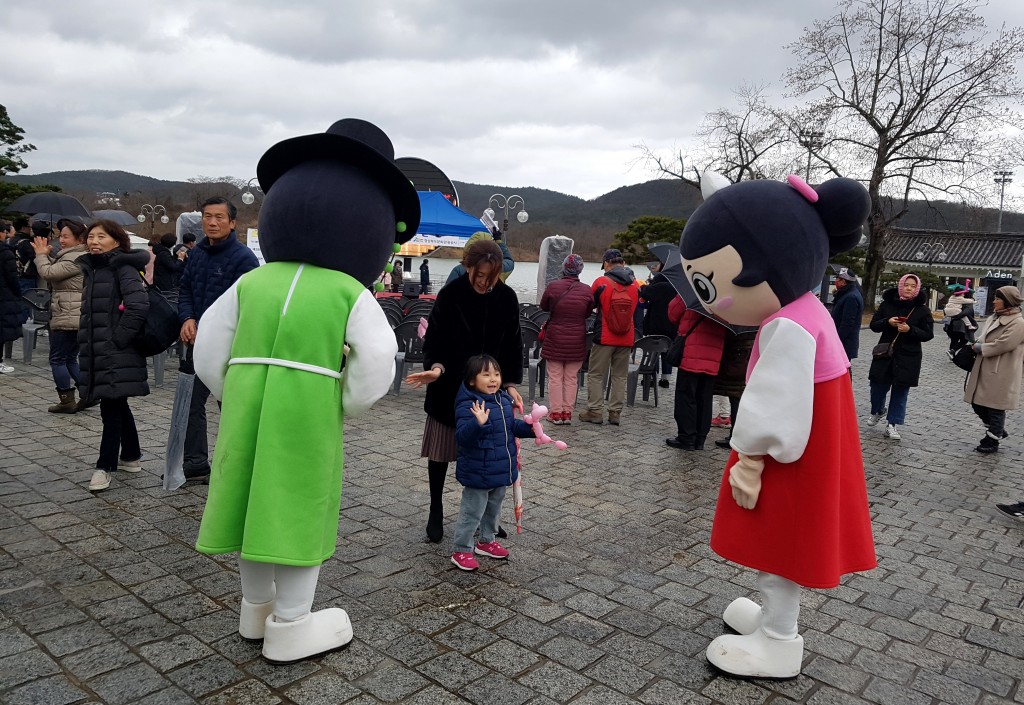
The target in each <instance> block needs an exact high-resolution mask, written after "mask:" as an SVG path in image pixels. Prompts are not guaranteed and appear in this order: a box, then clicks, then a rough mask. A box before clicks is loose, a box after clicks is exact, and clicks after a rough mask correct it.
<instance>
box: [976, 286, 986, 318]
mask: <svg viewBox="0 0 1024 705" xmlns="http://www.w3.org/2000/svg"><path fill="white" fill-rule="evenodd" d="M986 305H988V287H987V286H979V287H978V288H977V289H975V290H974V315H975V316H984V315H985V306H986Z"/></svg>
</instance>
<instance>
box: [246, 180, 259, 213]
mask: <svg viewBox="0 0 1024 705" xmlns="http://www.w3.org/2000/svg"><path fill="white" fill-rule="evenodd" d="M257 178H259V177H256V176H254V177H252V178H251V179H249V181H247V182H246V184H245V192H244V193H243V194H242V203H244V204H245V205H247V206H251V205H252V204H253V203H255V202H256V196H254V195H253V194H252V182H253V181H255V180H256V179H257ZM256 188H257V189H259V186H256Z"/></svg>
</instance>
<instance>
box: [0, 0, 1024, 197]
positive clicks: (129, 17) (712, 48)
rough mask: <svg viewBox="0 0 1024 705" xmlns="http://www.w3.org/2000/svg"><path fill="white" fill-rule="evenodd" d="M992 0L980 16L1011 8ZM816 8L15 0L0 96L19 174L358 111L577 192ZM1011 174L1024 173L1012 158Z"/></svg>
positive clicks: (308, 127)
mask: <svg viewBox="0 0 1024 705" xmlns="http://www.w3.org/2000/svg"><path fill="white" fill-rule="evenodd" d="M1017 4H1018V3H1016V2H1014V1H1013V0H993V1H992V2H991V3H990V5H989V6H988V8H987V9H985V10H984V14H985V15H986V16H987V17H988V18H989V24H990V26H995V25H997V24H998V23H1000V22H1002V21H1006V22H1008V23H1009V24H1011V25H1014V24H1018V25H1019V24H1024V10H1021V9H1018V8H1017ZM828 11H829V10H828V9H826V8H822V6H821V4H820V2H814V1H812V0H791V1H790V2H785V3H763V2H754V0H734V1H732V2H726V3H718V4H713V3H709V4H705V5H704V6H694V5H693V4H692V3H681V2H678V0H652V1H650V2H644V3H633V5H631V6H629V5H626V4H623V3H621V2H610V1H608V0H599V1H596V2H582V1H579V0H578V1H575V2H551V0H547V1H545V2H540V1H539V0H527V1H525V2H518V3H515V4H504V5H497V4H493V3H482V2H479V1H478V0H454V1H453V2H448V3H437V2H428V1H427V0H404V1H401V2H379V3H361V4H360V3H338V2H327V1H326V0H304V1H303V2H300V3H290V4H283V3H280V2H277V1H271V0H250V1H249V2H245V3H242V2H228V1H226V0H212V1H211V0H207V1H201V0H179V1H178V2H175V3H166V4H165V3H160V4H156V3H132V2H126V1H124V0H119V1H116V2H100V1H99V0H84V1H81V2H75V3H70V2H52V3H40V2H28V1H27V0H9V2H6V3H4V4H3V5H2V6H0V23H2V26H5V27H19V28H23V29H21V30H19V31H18V32H11V33H9V34H8V35H7V36H6V38H5V48H4V57H3V71H0V95H2V96H3V102H4V104H5V105H6V106H7V108H8V110H9V111H10V114H11V116H12V118H13V119H14V121H15V122H16V123H17V124H19V125H21V126H22V127H24V128H25V130H26V133H27V138H28V140H29V141H31V142H33V143H34V144H36V146H37V147H38V148H39V149H38V151H37V152H33V153H31V154H30V155H28V156H29V159H28V162H29V166H30V170H29V172H28V173H41V172H45V171H53V170H60V169H82V168H101V169H125V170H128V171H134V172H137V173H142V174H147V175H151V176H155V177H158V178H168V179H184V178H188V177H190V176H195V175H198V174H206V175H227V174H231V175H234V176H237V177H239V178H245V179H247V178H249V177H250V176H252V175H254V174H255V165H256V162H257V160H258V159H259V157H260V155H261V154H262V153H263V152H264V151H265V150H266V149H267V147H269V146H270V145H271V144H273V143H274V142H276V141H278V140H280V139H284V138H286V137H290V136H294V135H296V134H302V133H307V132H317V131H321V130H323V129H325V128H326V127H327V126H328V125H329V124H330V123H331V122H332V121H333V120H335V119H337V118H339V117H344V116H358V117H363V118H366V119H369V120H372V121H374V122H376V123H378V124H379V125H381V126H382V127H383V128H384V129H385V130H386V131H387V132H388V134H389V135H390V136H391V137H392V140H393V141H394V143H395V145H396V149H397V152H398V153H399V154H400V155H410V156H420V157H423V158H425V159H428V160H430V161H432V162H434V163H435V164H437V165H438V166H440V167H441V168H442V169H444V170H445V171H447V172H448V173H449V176H451V177H452V178H454V179H457V180H461V181H472V182H478V183H496V184H508V185H510V186H525V185H532V186H539V187H544V188H552V189H556V190H559V191H563V192H566V193H572V194H575V195H581V196H584V197H594V196H597V195H600V194H602V193H605V192H607V191H610V190H612V189H614V188H617V187H618V186H621V185H623V184H627V183H635V182H638V181H643V180H646V179H649V178H653V177H654V175H653V174H652V173H650V172H649V171H644V170H643V169H642V168H638V167H636V166H635V165H633V162H634V161H635V159H636V157H637V152H636V150H635V149H633V145H635V144H637V143H639V142H641V141H644V142H646V143H647V144H648V145H651V146H652V147H655V148H670V147H672V146H673V145H685V144H687V143H691V142H692V141H693V134H694V131H695V130H696V128H697V126H698V124H699V123H700V121H701V119H702V117H703V116H704V115H705V114H706V113H707V112H709V111H711V110H714V109H716V108H718V107H721V106H724V105H731V103H732V100H733V96H732V90H733V89H734V88H735V87H736V86H737V85H739V84H740V83H742V82H752V83H771V84H772V86H773V90H774V92H775V93H776V94H780V93H781V89H782V86H781V83H780V77H781V75H782V73H783V71H784V70H785V67H786V66H787V64H788V63H789V62H790V61H791V57H790V56H789V54H788V53H787V51H786V50H784V49H783V46H784V45H785V44H787V43H789V42H792V41H794V40H795V39H796V38H797V37H798V36H799V34H800V31H801V28H802V27H804V26H806V25H809V24H810V22H811V21H812V20H813V19H814V18H815V17H819V16H822V15H823V14H826V13H827V12H828ZM1021 180H1022V181H1024V175H1022V179H1021Z"/></svg>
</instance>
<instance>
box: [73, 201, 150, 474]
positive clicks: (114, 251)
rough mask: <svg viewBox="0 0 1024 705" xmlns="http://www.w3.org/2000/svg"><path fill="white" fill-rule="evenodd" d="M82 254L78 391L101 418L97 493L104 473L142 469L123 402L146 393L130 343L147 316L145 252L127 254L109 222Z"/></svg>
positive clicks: (100, 223) (140, 360)
mask: <svg viewBox="0 0 1024 705" xmlns="http://www.w3.org/2000/svg"><path fill="white" fill-rule="evenodd" d="M86 246H87V248H88V254H85V255H83V256H82V257H80V258H79V259H78V262H79V265H80V266H81V267H82V272H83V274H84V275H85V284H84V287H83V289H82V318H81V322H80V325H79V329H78V344H79V346H80V347H81V354H80V357H79V362H80V364H81V376H80V378H79V389H80V390H81V394H82V399H83V400H85V401H86V402H88V401H91V400H94V399H99V402H100V416H101V418H102V419H103V435H102V437H101V439H100V457H99V460H97V461H96V471H95V472H94V473H93V475H92V479H91V481H90V482H89V490H90V491H92V492H98V491H100V490H105V489H107V488H108V487H109V486H110V473H111V472H113V471H114V470H117V469H120V470H125V471H127V472H139V471H140V470H142V465H141V462H140V460H141V458H142V450H141V449H140V448H139V433H138V431H137V430H136V428H135V418H134V417H133V416H132V411H131V409H130V408H129V407H128V397H138V396H145V395H146V394H149V385H148V384H147V383H146V358H145V357H143V355H142V354H141V353H139V352H138V351H137V350H136V349H135V347H134V345H133V344H132V341H133V340H134V339H135V338H136V336H138V334H139V332H140V331H141V330H142V327H143V324H144V323H145V321H146V315H147V314H148V313H149V295H148V294H147V293H146V290H145V287H144V286H143V284H142V270H143V269H145V267H146V263H148V262H149V253H148V252H144V251H136V250H132V249H131V242H130V240H129V239H128V233H126V232H125V231H124V229H123V228H122V227H121V226H120V225H118V224H117V223H115V222H113V221H110V220H97V221H96V222H95V223H93V225H92V227H90V228H89V233H88V235H87V237H86Z"/></svg>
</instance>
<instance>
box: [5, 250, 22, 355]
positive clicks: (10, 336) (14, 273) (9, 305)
mask: <svg viewBox="0 0 1024 705" xmlns="http://www.w3.org/2000/svg"><path fill="white" fill-rule="evenodd" d="M6 235H7V233H0V238H3V237H6ZM24 321H25V309H24V308H23V307H22V303H21V287H20V286H19V285H18V262H17V255H16V254H15V252H14V248H12V247H10V246H9V245H8V244H7V243H6V242H4V241H3V240H2V239H0V374H6V373H8V372H14V368H13V367H11V366H10V365H8V364H6V363H5V362H4V349H5V348H6V347H7V343H8V342H10V341H12V340H17V339H18V338H20V337H21V324H22V323H23V322H24Z"/></svg>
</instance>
